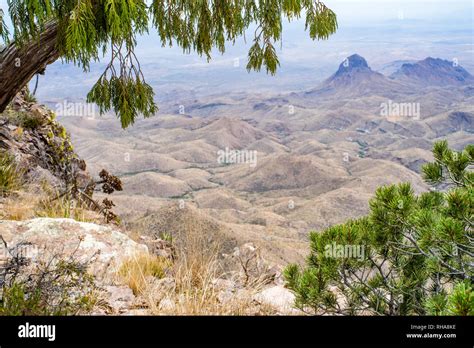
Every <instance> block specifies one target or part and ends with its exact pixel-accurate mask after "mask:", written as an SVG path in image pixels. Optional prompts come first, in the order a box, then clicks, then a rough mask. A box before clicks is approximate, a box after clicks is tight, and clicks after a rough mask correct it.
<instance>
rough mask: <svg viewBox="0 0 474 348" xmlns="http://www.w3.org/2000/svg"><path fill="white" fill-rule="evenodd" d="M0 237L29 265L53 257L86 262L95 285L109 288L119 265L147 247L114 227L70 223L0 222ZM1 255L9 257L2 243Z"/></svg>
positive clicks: (36, 220)
mask: <svg viewBox="0 0 474 348" xmlns="http://www.w3.org/2000/svg"><path fill="white" fill-rule="evenodd" d="M0 236H2V237H3V240H4V241H5V242H6V244H7V246H8V248H9V249H11V248H14V247H15V246H18V245H22V248H23V251H21V252H22V253H23V254H24V257H26V259H27V260H28V261H29V263H31V264H35V263H36V262H41V261H44V260H48V259H49V258H51V257H52V256H57V257H71V255H73V257H74V258H75V259H76V260H78V261H80V262H88V264H89V268H88V270H89V272H90V273H91V274H92V275H94V277H95V278H96V280H97V281H99V282H100V283H103V284H107V283H108V284H111V283H112V282H113V279H114V277H115V276H116V272H117V270H118V268H119V267H120V266H121V265H122V263H123V262H124V261H125V260H127V259H129V258H130V257H133V256H135V255H139V254H142V253H148V247H147V246H146V245H143V244H139V243H137V242H135V241H133V240H132V239H130V238H129V237H128V236H127V235H125V234H124V233H122V232H120V231H118V229H117V228H116V227H110V226H101V225H96V224H92V223H85V222H78V221H75V220H71V219H50V218H40V219H33V220H27V221H0ZM0 255H3V256H4V257H5V256H8V252H7V251H6V250H5V246H4V244H3V243H0Z"/></svg>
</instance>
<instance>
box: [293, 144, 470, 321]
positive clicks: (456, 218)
mask: <svg viewBox="0 0 474 348" xmlns="http://www.w3.org/2000/svg"><path fill="white" fill-rule="evenodd" d="M433 154H434V158H435V162H433V163H428V164H426V165H425V166H424V167H423V176H424V179H425V180H426V181H427V182H429V183H432V184H437V185H439V186H438V189H437V190H432V191H429V192H425V193H422V194H421V195H419V196H417V195H415V194H414V192H413V190H412V188H411V186H410V184H408V183H404V184H399V185H392V186H385V187H381V188H379V189H378V190H377V192H376V193H375V197H374V198H373V199H372V200H371V202H370V214H369V215H368V216H366V217H363V218H361V219H358V220H355V221H349V222H347V223H345V224H342V225H337V226H334V227H331V228H328V229H326V230H325V231H322V232H320V233H316V232H312V233H311V235H310V239H311V253H310V255H309V257H308V260H307V266H306V267H304V268H301V267H299V266H298V265H290V266H288V268H287V269H286V271H285V276H286V280H287V282H288V286H289V288H290V289H292V290H293V291H294V293H295V294H296V305H297V306H298V307H300V308H302V309H303V310H306V311H311V312H312V313H318V314H322V313H332V314H334V313H337V314H351V315H356V314H377V315H413V314H418V315H423V314H431V315H474V290H473V287H472V282H473V280H474V233H473V226H474V183H473V179H474V178H473V171H472V166H473V165H474V145H472V144H471V145H468V146H466V148H465V149H464V150H463V151H460V152H458V151H453V150H451V149H449V148H448V143H447V142H446V141H442V142H438V143H436V144H435V145H434V148H433ZM441 189H442V190H441ZM335 245H336V246H339V247H334V246H335ZM354 247H357V248H356V249H354ZM334 250H336V252H334ZM354 250H355V251H356V253H354ZM347 251H350V252H352V254H350V253H349V254H348V253H347Z"/></svg>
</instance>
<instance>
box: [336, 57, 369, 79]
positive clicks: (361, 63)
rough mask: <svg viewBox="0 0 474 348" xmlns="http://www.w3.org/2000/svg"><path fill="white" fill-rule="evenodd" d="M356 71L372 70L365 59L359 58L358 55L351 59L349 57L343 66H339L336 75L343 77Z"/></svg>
mask: <svg viewBox="0 0 474 348" xmlns="http://www.w3.org/2000/svg"><path fill="white" fill-rule="evenodd" d="M354 70H361V71H364V70H371V69H370V67H369V64H367V61H366V60H365V58H364V57H362V56H359V55H358V54H353V55H352V56H350V57H347V58H346V59H345V60H344V61H343V62H342V63H341V65H339V69H338V70H337V73H336V75H341V74H344V73H347V72H350V71H354Z"/></svg>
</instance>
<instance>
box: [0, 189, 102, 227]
mask: <svg viewBox="0 0 474 348" xmlns="http://www.w3.org/2000/svg"><path fill="white" fill-rule="evenodd" d="M50 197H53V196H51V195H50V194H48V192H46V191H45V190H44V188H40V187H38V186H35V185H30V186H28V187H26V186H25V187H24V189H23V190H21V191H18V192H15V194H12V195H9V196H8V197H7V198H6V199H4V201H3V202H2V206H1V208H2V209H1V210H0V219H4V220H16V221H21V220H29V219H33V218H39V217H49V218H68V219H74V220H76V221H81V222H93V223H98V222H101V221H102V220H101V219H100V217H99V216H98V215H97V214H96V213H94V212H92V211H90V210H87V209H84V208H82V207H81V206H78V205H77V204H76V203H75V202H72V201H70V200H68V199H67V198H66V197H61V198H58V199H54V200H52V199H51V198H50Z"/></svg>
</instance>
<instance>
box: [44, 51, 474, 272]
mask: <svg viewBox="0 0 474 348" xmlns="http://www.w3.org/2000/svg"><path fill="white" fill-rule="evenodd" d="M394 64H395V63H394ZM389 104H390V105H392V106H393V105H394V104H399V105H401V106H402V107H404V105H413V106H416V108H414V109H413V110H419V113H414V112H410V109H407V110H408V111H409V112H408V113H400V112H399V113H398V114H397V112H391V113H390V114H384V113H383V112H382V111H381V110H382V109H383V108H384V106H387V105H389ZM49 106H50V107H51V108H52V109H53V110H54V109H55V108H54V103H52V102H51V103H50V104H49ZM160 109H161V111H160V112H159V114H158V115H156V116H155V117H152V118H149V119H145V120H140V121H138V122H137V123H136V124H135V125H134V126H133V127H130V128H128V129H127V130H122V129H121V128H120V125H119V122H117V120H116V118H115V117H114V116H112V115H106V116H98V115H97V114H92V115H82V116H78V115H74V116H71V115H68V116H64V115H63V116H61V115H59V117H58V119H59V121H60V122H61V123H62V124H63V125H64V126H65V127H66V129H67V130H68V131H69V132H70V133H71V137H72V141H73V144H74V147H75V151H76V152H77V153H78V154H79V155H80V157H82V158H83V159H84V160H85V161H86V162H87V164H88V170H89V172H90V173H91V174H93V175H97V173H98V172H99V171H100V170H101V169H102V168H105V169H107V170H109V171H110V172H111V173H114V174H116V175H118V176H119V177H121V179H122V181H123V184H124V185H123V186H124V190H123V191H122V192H118V193H116V194H114V196H113V197H112V198H113V201H114V203H115V204H116V208H115V210H116V212H117V213H119V214H120V216H121V218H122V220H123V222H124V223H125V224H127V225H128V226H131V228H132V229H133V227H137V226H139V227H140V229H143V230H145V231H147V232H148V233H150V234H155V235H157V236H163V235H164V234H168V233H169V234H175V233H179V230H180V229H181V227H182V226H181V225H180V224H182V223H185V222H186V221H189V219H191V220H192V221H195V223H196V225H199V226H202V233H209V234H212V233H216V234H218V235H220V236H222V237H223V238H224V240H225V241H226V245H227V246H228V248H229V250H231V249H232V248H233V247H234V246H236V245H239V244H242V243H246V242H253V243H255V244H256V245H258V246H259V247H260V248H261V250H262V253H263V255H264V256H265V258H267V259H268V260H271V261H272V262H274V263H277V264H280V265H285V264H287V263H288V262H302V261H303V260H304V257H305V256H306V255H307V253H308V242H307V237H308V234H309V232H310V231H313V230H322V229H324V228H327V227H329V226H331V225H334V224H338V223H342V222H344V221H346V220H347V219H351V218H356V217H359V216H362V215H364V214H366V213H367V212H368V207H369V205H368V202H369V200H370V198H371V197H372V196H373V194H374V192H375V190H376V189H377V188H378V187H380V186H382V185H388V184H393V183H399V182H410V183H411V184H412V187H413V189H414V191H415V192H417V193H419V192H423V191H426V190H427V189H428V187H427V185H426V184H425V183H424V182H423V180H422V178H421V176H420V166H421V165H422V164H423V163H425V162H427V161H430V160H432V155H431V148H432V144H433V143H434V142H435V141H436V140H440V139H447V140H448V141H449V145H450V147H452V148H454V149H461V148H463V147H464V146H465V145H467V144H470V143H471V144H472V143H474V78H473V77H472V75H470V74H469V72H467V71H466V70H465V69H463V68H462V67H461V66H459V65H457V64H453V62H449V61H446V60H442V59H434V58H427V59H425V60H422V61H419V62H410V63H404V64H402V65H399V66H398V68H397V69H395V70H394V71H392V72H390V73H389V74H387V75H385V74H382V73H380V72H377V71H374V70H372V69H371V68H370V66H369V63H368V62H367V61H366V60H365V59H364V58H363V57H361V56H359V55H352V56H350V57H348V58H347V59H346V60H344V61H343V62H341V64H340V66H339V69H338V70H337V71H336V72H335V73H334V74H333V75H331V76H330V77H328V78H327V79H326V80H324V81H323V82H322V83H320V84H317V83H315V87H314V88H312V89H308V90H305V91H297V92H288V93H270V92H253V91H251V90H249V91H245V90H241V91H234V92H224V91H223V92H219V91H217V90H216V91H213V92H212V93H208V95H207V96H196V95H194V94H193V93H191V92H186V91H182V92H181V93H177V94H176V95H175V97H174V98H173V97H168V98H167V101H166V102H164V103H160ZM398 110H400V109H398ZM413 110H412V111H413ZM392 111H393V109H392ZM222 151H253V152H255V162H249V161H246V160H245V156H241V157H235V158H234V160H232V161H228V163H226V162H222V160H219V152H222ZM97 196H99V197H100V193H97Z"/></svg>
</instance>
